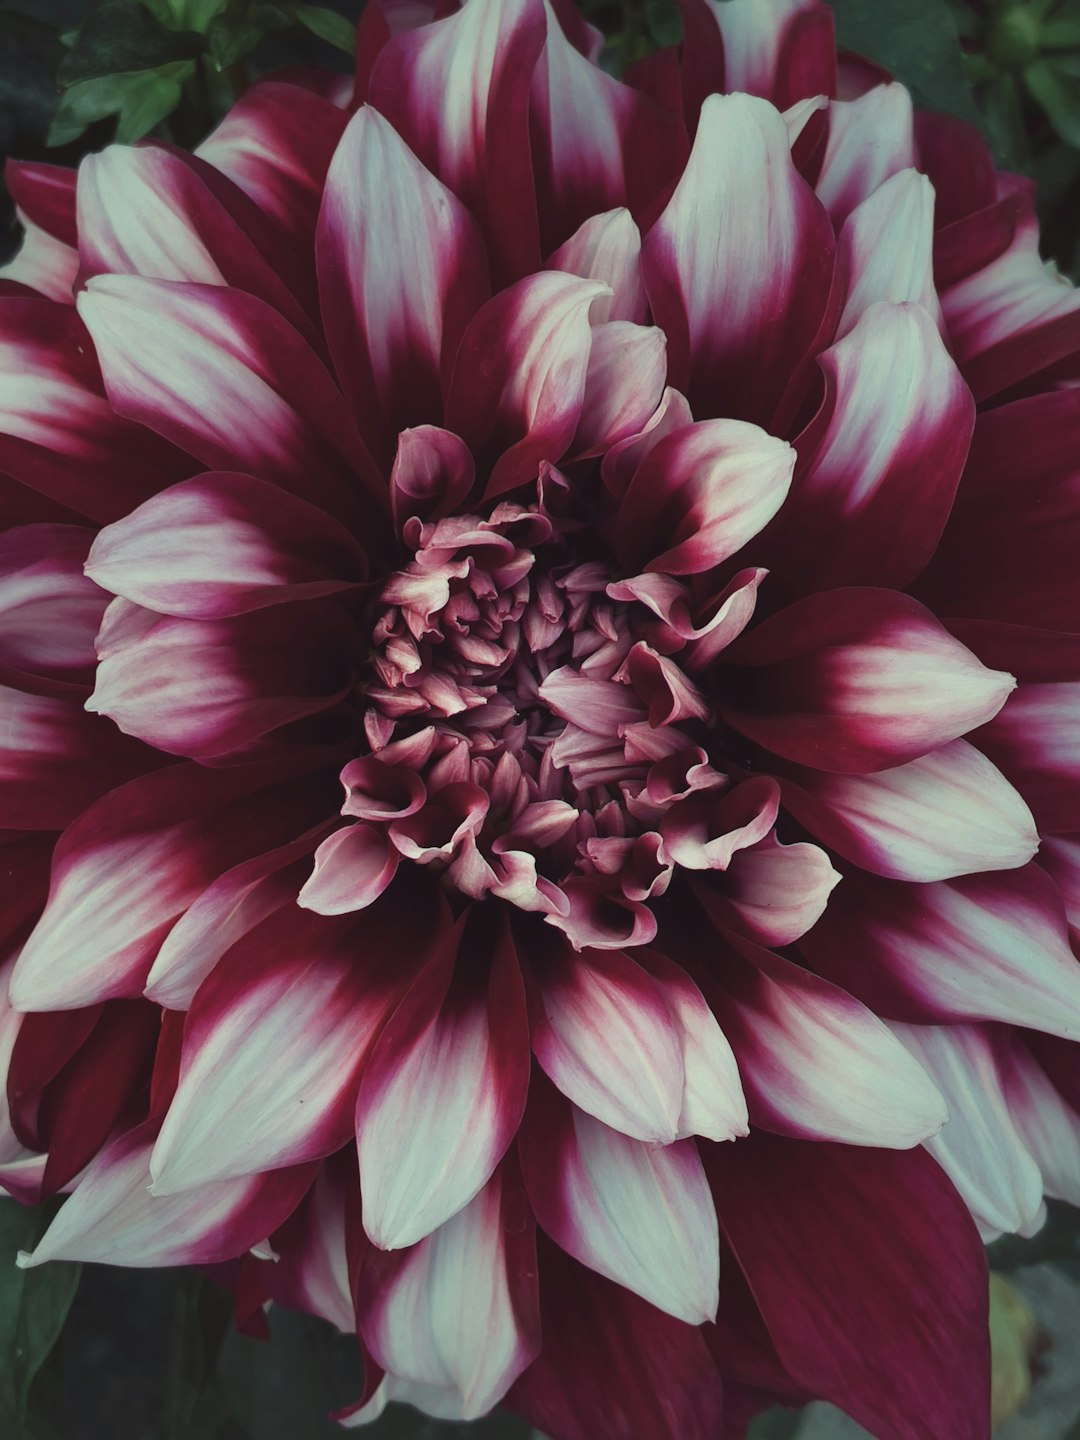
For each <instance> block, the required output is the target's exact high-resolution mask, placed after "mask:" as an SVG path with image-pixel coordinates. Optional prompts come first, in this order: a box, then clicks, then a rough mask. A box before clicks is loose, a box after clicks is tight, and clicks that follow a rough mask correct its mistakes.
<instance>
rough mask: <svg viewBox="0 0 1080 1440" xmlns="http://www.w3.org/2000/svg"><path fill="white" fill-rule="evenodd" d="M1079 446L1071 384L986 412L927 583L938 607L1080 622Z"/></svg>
mask: <svg viewBox="0 0 1080 1440" xmlns="http://www.w3.org/2000/svg"><path fill="white" fill-rule="evenodd" d="M1078 446H1080V406H1078V405H1077V401H1076V395H1075V394H1074V392H1073V391H1072V390H1061V391H1052V392H1050V393H1048V394H1044V395H1033V396H1031V397H1030V398H1028V399H1025V400H1018V401H1016V402H1014V403H1013V404H1011V405H1003V406H1001V407H1000V408H998V409H995V410H989V411H986V412H985V413H984V414H982V415H980V417H979V419H978V422H977V424H976V426H975V436H974V439H973V441H972V447H971V456H970V458H969V460H968V464H967V467H966V469H965V472H964V479H963V482H962V484H961V487H960V492H959V494H958V496H957V503H956V506H955V507H954V510H953V514H952V517H951V519H950V523H949V525H948V526H947V527H946V530H945V534H944V536H943V537H942V543H941V545H940V547H939V549H938V553H937V555H936V556H935V558H934V560H933V562H932V564H931V566H930V570H929V574H928V575H927V576H926V577H925V579H924V580H923V581H922V582H921V584H920V592H921V594H923V595H925V596H927V597H928V602H927V603H929V604H931V605H932V606H933V608H934V609H935V610H936V611H937V612H938V613H939V614H946V615H962V616H964V618H965V619H971V620H997V621H1001V622H1003V623H1006V624H1011V625H1032V626H1036V627H1038V628H1040V629H1046V630H1068V631H1072V632H1074V633H1075V632H1076V631H1077V629H1080V595H1078V593H1077V586H1076V583H1075V582H1076V565H1075V560H1076V553H1077V545H1078V544H1080V486H1078V485H1077V479H1076V454H1077V448H1078ZM1021 464H1022V465H1023V467H1024V485H1023V487H1022V493H1019V491H1020V487H1018V486H1017V485H1016V483H1015V477H1016V473H1017V466H1018V465H1021Z"/></svg>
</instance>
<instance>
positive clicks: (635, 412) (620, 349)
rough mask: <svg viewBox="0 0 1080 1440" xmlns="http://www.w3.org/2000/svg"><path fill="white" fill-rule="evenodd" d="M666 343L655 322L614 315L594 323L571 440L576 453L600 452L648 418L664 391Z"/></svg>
mask: <svg viewBox="0 0 1080 1440" xmlns="http://www.w3.org/2000/svg"><path fill="white" fill-rule="evenodd" d="M666 343H667V342H666V340H665V337H664V332H663V331H662V330H659V329H657V328H656V326H653V325H631V324H630V322H629V321H627V320H612V321H609V322H608V323H607V324H606V325H597V326H596V328H595V329H594V330H593V332H592V347H591V349H590V351H589V367H588V370H587V372H586V376H585V395H584V399H583V401H582V407H581V419H580V420H579V421H578V428H577V433H576V435H575V436H574V441H573V444H572V446H571V451H572V453H573V455H574V456H575V458H581V457H583V456H586V455H600V454H603V453H604V452H605V451H607V450H609V449H610V448H611V446H612V445H617V444H618V443H619V441H620V440H626V439H628V438H629V437H630V436H631V435H637V434H638V433H639V432H640V431H641V429H642V428H643V427H644V426H645V425H646V424H647V423H648V421H649V419H650V417H651V416H652V414H653V413H654V411H655V410H656V407H657V406H658V405H659V403H660V397H661V395H663V393H664V380H665V376H666V374H667V364H666Z"/></svg>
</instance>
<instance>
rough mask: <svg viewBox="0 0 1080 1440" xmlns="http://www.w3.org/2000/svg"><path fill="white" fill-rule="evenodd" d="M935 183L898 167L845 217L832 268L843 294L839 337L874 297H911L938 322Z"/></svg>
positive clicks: (894, 301)
mask: <svg viewBox="0 0 1080 1440" xmlns="http://www.w3.org/2000/svg"><path fill="white" fill-rule="evenodd" d="M933 241H934V187H933V186H932V185H931V184H930V181H929V180H928V179H927V178H926V176H925V175H922V174H920V173H919V171H918V170H901V171H899V172H898V173H897V174H896V175H894V176H893V177H892V178H891V179H890V180H886V181H885V183H884V185H881V186H879V187H878V189H876V190H874V191H873V192H872V193H871V194H869V195H868V196H867V197H866V199H865V200H864V201H862V203H861V204H860V205H857V206H856V207H855V209H854V210H853V211H852V212H851V214H850V215H849V216H848V218H847V219H846V220H845V221H844V224H843V227H842V228H841V230H840V235H839V242H838V243H839V248H838V251H837V269H838V271H839V273H840V275H841V276H844V277H846V285H845V292H846V299H845V300H844V310H843V314H842V315H841V316H840V323H839V324H838V326H837V338H838V339H840V338H842V337H843V336H845V335H846V334H847V333H848V331H849V330H851V329H852V328H853V327H854V325H855V324H856V322H857V321H858V319H859V317H860V316H861V315H862V314H863V313H864V312H865V311H866V310H867V309H868V308H869V307H870V306H871V305H874V304H876V303H877V302H878V301H881V300H887V301H889V302H890V303H891V304H893V305H900V304H903V303H904V302H905V301H912V302H914V303H915V304H917V305H921V306H922V307H923V309H924V310H925V311H926V312H927V313H928V314H929V315H931V316H933V318H934V321H935V323H936V324H939V325H941V324H943V323H944V321H943V320H942V317H941V305H940V303H939V301H938V298H937V291H936V290H935V288H934V256H933Z"/></svg>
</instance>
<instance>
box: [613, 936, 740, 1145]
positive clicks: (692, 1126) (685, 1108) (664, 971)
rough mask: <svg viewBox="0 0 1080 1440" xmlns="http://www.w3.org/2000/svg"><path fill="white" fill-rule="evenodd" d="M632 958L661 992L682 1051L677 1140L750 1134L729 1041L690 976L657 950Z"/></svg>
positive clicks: (730, 1137) (643, 951)
mask: <svg viewBox="0 0 1080 1440" xmlns="http://www.w3.org/2000/svg"><path fill="white" fill-rule="evenodd" d="M635 959H636V960H637V961H638V963H639V964H640V965H641V967H642V968H643V969H644V970H647V971H648V973H649V974H650V975H653V976H655V978H656V980H657V981H658V983H659V984H660V986H661V988H662V990H663V996H664V1000H665V1001H666V1003H667V1007H668V1010H669V1011H670V1013H671V1020H672V1024H673V1026H674V1029H675V1033H676V1035H677V1037H678V1040H679V1044H680V1047H681V1049H682V1059H683V1070H684V1076H685V1078H684V1083H683V1093H682V1104H681V1108H680V1110H679V1125H678V1132H677V1133H678V1137H679V1139H680V1140H681V1139H684V1138H685V1137H686V1136H688V1135H702V1136H704V1137H705V1138H706V1139H707V1140H734V1139H735V1137H736V1136H738V1135H745V1134H746V1133H747V1130H748V1117H747V1113H746V1099H745V1097H744V1095H743V1091H742V1081H741V1080H740V1078H739V1067H738V1065H737V1064H736V1061H735V1055H734V1052H733V1051H732V1048H731V1045H730V1043H729V1042H728V1039H727V1036H726V1035H725V1034H724V1032H723V1031H722V1030H721V1029H720V1026H719V1024H718V1022H717V1019H716V1016H715V1015H714V1014H713V1012H712V1011H711V1010H710V1008H709V1005H708V1002H707V1001H706V999H705V997H704V995H702V993H701V991H700V990H699V989H698V987H697V986H696V985H695V984H694V982H693V980H691V978H690V976H689V975H688V974H687V973H686V971H685V970H684V969H683V968H682V967H681V966H680V965H676V964H675V962H674V961H673V960H669V959H668V958H667V956H666V955H662V954H660V952H659V951H658V950H645V949H641V950H637V951H636V952H635Z"/></svg>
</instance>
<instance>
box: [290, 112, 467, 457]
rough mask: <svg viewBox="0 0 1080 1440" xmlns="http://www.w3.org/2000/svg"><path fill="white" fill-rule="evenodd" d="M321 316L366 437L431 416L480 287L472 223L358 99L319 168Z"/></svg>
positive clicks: (386, 441) (373, 442) (436, 415)
mask: <svg viewBox="0 0 1080 1440" xmlns="http://www.w3.org/2000/svg"><path fill="white" fill-rule="evenodd" d="M317 247H318V248H317V254H318V263H319V288H320V294H321V299H322V310H323V322H324V325H325V328H326V336H327V340H328V342H329V345H330V353H331V355H332V356H333V359H334V366H335V369H336V371H337V373H338V375H340V376H341V377H342V382H343V384H344V386H345V389H346V394H347V395H348V397H349V399H350V401H351V402H352V404H353V406H354V409H355V411H356V414H357V416H358V419H359V423H360V426H361V431H362V433H363V435H364V437H365V439H366V440H367V442H368V444H369V445H370V446H371V447H372V449H373V450H375V451H376V453H378V454H382V453H384V452H385V451H386V450H387V449H388V447H390V446H391V445H392V443H393V438H394V437H395V436H396V435H397V433H398V431H400V430H402V429H404V428H405V427H406V426H408V425H414V424H418V423H419V422H420V421H429V420H438V419H440V418H441V412H442V396H443V392H444V390H445V386H446V384H447V382H448V381H449V372H450V367H451V365H452V363H453V359H454V355H455V353H456V351H457V346H458V342H459V341H460V339H461V336H462V333H463V331H464V329H465V327H466V325H467V324H468V322H469V321H470V320H471V319H472V317H473V315H474V314H475V313H476V311H477V310H478V309H479V307H480V306H481V305H482V304H483V302H484V301H485V300H486V299H487V298H488V295H489V294H490V285H489V280H488V274H487V263H486V257H485V254H484V245H483V241H482V240H481V238H480V234H479V231H478V230H477V227H476V222H475V221H474V220H473V219H472V217H471V215H470V214H469V212H468V211H467V210H466V209H465V207H464V206H463V205H462V204H461V202H460V201H459V200H458V199H457V198H456V196H455V195H454V194H453V193H452V192H451V191H450V190H448V189H447V188H446V186H445V185H442V184H440V183H439V181H438V180H436V179H435V177H434V176H433V175H432V174H431V173H430V172H429V171H428V170H426V169H425V168H424V166H423V165H422V164H421V163H420V161H419V160H417V158H416V156H415V155H414V154H413V153H412V151H411V150H409V148H408V146H407V145H406V144H405V143H404V141H403V140H402V139H401V138H400V136H399V135H398V134H397V133H396V132H395V130H394V128H393V126H392V125H391V124H390V123H389V122H388V121H387V120H384V119H383V117H382V116H381V115H380V114H379V113H378V112H377V111H376V110H373V109H372V108H371V107H370V106H365V107H364V108H362V109H361V110H359V111H358V112H357V114H356V115H354V116H353V118H352V120H351V121H350V122H349V126H348V129H347V130H346V131H345V134H344V136H343V137H342V140H341V144H340V145H339V146H338V148H337V151H336V153H335V155H334V160H333V163H332V164H331V166H330V173H329V174H328V176H327V181H326V195H325V199H324V200H323V206H322V212H321V215H320V218H319V233H318V239H317Z"/></svg>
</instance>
